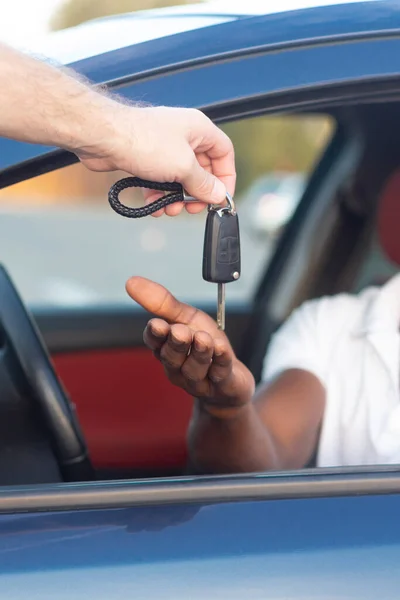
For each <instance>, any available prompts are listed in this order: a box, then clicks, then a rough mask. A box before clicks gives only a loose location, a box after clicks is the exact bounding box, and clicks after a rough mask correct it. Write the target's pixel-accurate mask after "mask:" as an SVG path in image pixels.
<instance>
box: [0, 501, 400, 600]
mask: <svg viewBox="0 0 400 600" xmlns="http://www.w3.org/2000/svg"><path fill="white" fill-rule="evenodd" d="M398 507H399V498H398V496H365V497H350V498H322V499H299V500H284V501H282V500H271V501H267V502H244V503H225V504H217V505H199V506H198V505H186V506H184V505H172V506H159V507H136V508H130V509H120V510H118V509H113V510H101V511H82V512H79V513H75V512H66V513H49V514H38V515H32V516H25V515H22V516H20V517H16V518H13V520H12V521H10V520H9V518H8V517H7V516H3V517H1V518H0V574H1V576H0V584H1V589H2V593H3V594H4V595H3V597H4V598H7V600H11V599H14V598H22V597H26V596H24V593H26V591H27V590H30V592H31V593H32V592H33V597H40V598H60V599H61V598H65V599H67V598H74V600H75V599H76V600H78V599H79V600H80V599H81V598H82V599H83V598H96V599H103V598H104V599H105V598H128V597H135V598H163V599H164V598H165V599H168V600H169V599H171V600H172V599H174V600H178V599H185V600H187V599H188V598H190V599H191V600H192V599H200V598H202V599H205V598H207V599H208V598H221V599H225V598H233V599H234V598H238V599H239V598H244V597H246V598H258V599H260V600H261V599H266V598H271V599H272V598H273V599H275V598H285V599H291V598H293V599H296V600H298V599H299V598H304V599H306V598H319V599H321V598H349V599H350V598H351V599H354V600H355V599H360V600H361V599H363V600H365V599H371V600H372V599H374V600H375V599H376V598H377V596H378V595H380V596H381V597H382V598H385V599H389V598H397V597H398V582H399V566H398V564H399V560H400V523H399V519H398V518H397V516H398ZM36 594H37V596H36ZM31 597H32V596H31Z"/></svg>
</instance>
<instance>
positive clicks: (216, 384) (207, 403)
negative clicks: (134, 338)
mask: <svg viewBox="0 0 400 600" xmlns="http://www.w3.org/2000/svg"><path fill="white" fill-rule="evenodd" d="M126 289H127V292H128V294H129V295H130V297H131V298H132V299H133V300H135V301H136V302H137V303H138V304H140V305H141V306H143V308H145V309H146V310H147V311H149V312H151V313H153V314H154V315H156V316H157V317H158V318H154V319H151V320H150V321H149V322H148V324H147V326H146V329H145V331H144V336H143V337H144V341H145V344H146V345H147V346H148V347H149V348H150V349H151V350H152V351H153V353H154V355H155V356H156V358H157V359H158V360H159V361H160V362H161V363H162V364H163V365H164V369H165V372H166V375H167V377H168V378H169V380H170V381H171V382H172V383H173V384H175V385H177V386H179V387H181V388H183V389H184V390H186V391H187V392H188V393H189V394H191V395H192V396H195V397H197V398H199V399H200V401H201V405H202V406H203V407H204V409H205V410H207V411H208V412H209V413H210V414H212V415H213V416H216V417H218V418H230V417H231V416H232V415H233V413H235V412H236V411H237V409H238V408H241V407H242V406H244V405H245V404H247V403H248V402H250V400H251V398H252V396H253V394H254V389H255V383H254V378H253V376H252V374H251V373H250V371H249V370H248V369H247V368H246V367H245V365H244V364H243V363H241V362H240V361H239V360H238V359H237V358H236V356H235V354H234V352H233V350H232V347H231V345H230V343H229V340H228V338H227V337H226V335H225V334H224V333H223V331H221V330H219V329H218V327H217V324H216V323H215V321H214V320H213V319H212V318H211V317H209V316H208V315H206V314H205V313H203V312H202V311H200V310H198V309H196V308H194V307H192V306H189V305H188V304H184V303H183V302H180V301H179V300H177V299H176V298H174V296H173V295H172V294H171V293H170V292H169V291H168V290H166V289H165V288H164V287H163V286H161V285H159V284H157V283H154V282H153V281H150V280H148V279H144V278H142V277H132V278H131V279H130V280H129V281H128V282H127V284H126Z"/></svg>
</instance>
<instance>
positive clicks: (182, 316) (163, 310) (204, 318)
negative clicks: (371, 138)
mask: <svg viewBox="0 0 400 600" xmlns="http://www.w3.org/2000/svg"><path fill="white" fill-rule="evenodd" d="M126 291H127V292H128V294H129V296H130V297H131V298H132V300H134V301H135V302H137V303H138V304H140V306H142V307H143V308H144V309H145V310H147V311H148V312H150V313H152V314H153V315H156V316H157V317H160V318H161V319H164V320H165V321H168V322H169V323H183V324H184V325H189V324H190V326H191V327H192V328H193V329H205V330H206V331H208V332H209V333H210V332H214V330H217V326H216V324H215V322H214V321H213V319H211V317H209V316H208V315H206V314H205V313H203V312H202V311H201V310H198V309H197V308H194V307H193V306H190V305H189V304H185V303H184V302H180V301H179V300H178V299H177V298H175V296H173V295H172V294H171V292H169V291H168V290H167V289H166V288H165V287H164V286H162V285H160V284H159V283H155V282H154V281H151V280H150V279H145V278H144V277H131V278H130V279H129V280H128V281H127V283H126Z"/></svg>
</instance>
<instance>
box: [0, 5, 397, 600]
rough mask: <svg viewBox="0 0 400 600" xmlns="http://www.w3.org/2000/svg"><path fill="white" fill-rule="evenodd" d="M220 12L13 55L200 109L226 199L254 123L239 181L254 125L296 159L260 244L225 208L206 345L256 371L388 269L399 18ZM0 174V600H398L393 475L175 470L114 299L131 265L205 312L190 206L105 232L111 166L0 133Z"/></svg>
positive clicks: (178, 399) (138, 324)
mask: <svg viewBox="0 0 400 600" xmlns="http://www.w3.org/2000/svg"><path fill="white" fill-rule="evenodd" d="M238 4H239V3H235V2H233V1H232V2H218V1H215V2H210V3H204V4H200V5H192V6H184V7H177V8H173V9H164V10H160V11H150V12H142V13H137V14H132V15H121V16H118V17H114V18H111V17H110V18H109V19H100V20H97V21H93V22H90V23H87V24H83V25H81V26H79V27H76V28H71V29H69V30H65V31H61V32H58V33H54V34H52V35H51V36H50V37H49V38H47V39H44V40H41V41H38V43H37V46H36V47H35V48H32V49H33V50H35V51H38V52H41V53H43V54H45V55H47V56H49V57H50V58H53V59H55V60H58V61H60V62H62V63H65V64H70V65H71V66H72V67H73V68H74V69H76V70H77V71H79V72H80V73H82V74H83V75H85V76H87V77H88V78H89V79H90V80H92V81H93V82H95V83H98V84H100V83H105V84H107V85H108V86H109V87H110V88H111V89H112V90H114V91H116V92H117V93H118V94H120V95H122V96H124V97H125V98H127V99H129V100H133V101H135V100H140V101H146V102H150V103H154V104H163V105H181V106H188V107H198V108H200V109H202V110H203V111H205V112H206V113H207V114H208V115H209V116H210V117H211V118H212V119H213V120H215V121H216V122H218V123H219V124H220V125H221V127H223V128H226V130H227V131H228V132H230V131H232V132H233V133H234V135H233V138H234V141H236V139H237V140H238V143H237V144H236V143H235V146H236V151H237V157H238V165H240V164H244V165H247V166H246V169H243V170H242V171H239V180H238V184H240V179H241V180H242V181H244V178H245V177H250V175H249V173H250V170H249V169H250V166H251V165H249V164H248V163H245V158H246V155H247V152H248V150H247V149H248V148H249V147H251V144H252V143H253V141H254V140H255V135H256V134H257V135H260V132H261V134H262V132H263V131H264V130H265V131H266V132H268V135H266V136H265V140H264V142H265V143H264V144H263V145H262V146H261V150H260V151H259V156H258V157H257V164H258V167H257V169H258V170H255V171H254V181H248V187H246V189H251V186H252V183H254V182H255V181H256V179H257V178H258V177H259V176H261V175H267V174H268V173H269V172H270V171H271V169H270V167H269V166H268V165H270V164H272V163H271V162H268V161H270V154H271V149H272V148H273V147H274V138H273V137H272V135H273V132H275V133H276V135H279V132H281V131H283V130H285V131H286V132H288V131H295V132H296V136H300V137H299V138H298V139H300V142H301V148H302V149H303V151H302V152H301V153H300V155H299V153H297V154H296V156H294V154H293V152H294V151H293V148H292V146H291V145H290V144H288V145H287V146H285V147H284V151H283V152H282V155H281V156H276V154H275V155H274V157H275V158H274V162H273V164H274V165H275V166H276V170H277V171H282V169H284V168H287V169H288V170H289V171H290V169H291V168H292V165H294V163H295V159H296V161H297V162H296V165H297V166H296V169H297V168H298V164H297V163H299V164H300V163H301V164H300V167H301V172H302V173H304V175H305V177H306V183H305V186H304V189H303V191H302V195H301V199H300V200H299V202H298V203H294V206H293V210H292V212H291V214H290V215H288V216H287V220H286V224H285V226H284V228H283V230H282V232H281V233H280V235H279V236H277V238H276V239H274V240H273V243H272V242H271V241H270V240H269V241H267V240H266V239H265V238H263V237H262V236H254V234H253V232H252V230H251V226H250V225H249V226H248V227H247V226H246V225H245V224H246V223H251V215H246V206H248V207H249V210H252V203H251V202H250V203H246V202H245V199H244V200H243V203H242V204H241V202H238V207H239V208H238V210H239V217H240V219H241V221H242V222H243V224H244V226H243V233H242V252H243V267H242V277H241V279H240V280H239V281H238V282H235V283H232V284H230V285H229V286H228V289H227V300H228V302H227V316H226V319H227V333H228V336H229V338H230V340H231V342H232V345H233V347H234V349H235V351H236V352H237V354H238V356H239V357H240V359H241V360H243V361H244V362H245V364H246V365H247V366H249V368H250V369H251V370H252V372H253V373H254V375H255V378H256V379H257V380H259V379H260V374H261V369H262V364H263V358H264V356H265V352H266V350H267V348H268V343H269V340H270V338H271V335H272V334H273V332H274V331H275V330H276V328H277V327H279V326H280V325H281V324H282V323H283V322H284V321H285V319H287V317H288V316H289V315H290V313H291V311H292V310H293V309H294V308H295V307H296V306H298V305H299V304H300V303H302V302H303V301H305V300H306V299H309V298H315V297H320V296H322V295H331V294H337V293H339V292H341V291H347V292H352V293H353V292H356V291H358V290H359V289H361V288H363V287H365V286H366V285H374V284H380V283H381V282H383V281H384V280H385V279H387V278H388V277H390V276H391V274H392V273H393V272H395V271H397V270H398V263H400V236H399V237H398V236H397V235H396V229H395V228H394V227H393V226H391V227H389V226H388V223H389V225H393V223H395V220H396V218H397V217H400V211H399V208H398V206H397V205H396V206H393V207H392V217H391V219H389V220H388V219H383V220H382V219H381V218H380V214H379V211H378V210H377V207H378V204H379V200H380V197H381V193H382V189H383V186H384V184H385V182H386V181H387V179H388V178H389V177H391V176H392V175H393V174H394V173H396V172H397V170H398V169H399V168H400V136H399V133H398V129H399V127H398V124H399V122H400V67H399V64H400V61H399V57H400V4H399V2H398V1H397V0H369V1H368V0H364V1H347V2H346V1H343V2H342V1H336V2H335V1H334V0H331V1H329V0H326V1H322V0H320V1H319V2H311V1H310V2H307V1H306V0H304V2H303V0H292V1H290V0H286V1H283V0H282V2H280V3H275V4H274V6H273V7H269V6H268V4H269V3H263V2H255V1H253V2H252V1H249V2H246V3H243V2H241V3H240V6H238ZM294 126H295V127H294ZM292 127H294V128H293V129H291V128H292ZM285 128H286V129H285ZM238 132H239V133H240V135H239V133H238ZM235 136H237V138H235ZM275 145H276V144H275ZM242 161H243V162H242ZM0 168H1V171H0V182H1V188H2V190H1V193H0V259H1V261H2V263H3V267H2V268H1V269H0V389H1V401H0V412H1V415H0V483H1V487H0V590H1V597H2V598H5V599H7V600H14V599H15V600H16V599H20V598H26V597H30V598H36V597H37V598H43V599H44V598H51V599H55V598H57V599H70V598H74V599H76V600H78V599H79V600H80V599H83V598H85V599H86V598H96V600H99V599H103V598H104V599H106V598H107V600H108V599H110V598H133V597H135V598H165V599H167V598H168V599H174V600H178V599H185V600H189V599H190V600H196V599H200V598H201V599H213V598H218V599H224V600H225V599H228V598H229V599H235V598H238V599H239V598H241V599H242V598H249V599H250V598H251V599H260V600H261V599H262V600H264V599H271V600H275V599H278V598H279V599H283V598H285V599H288V598H296V600H299V599H301V598H304V599H305V598H307V599H311V598H318V599H327V600H328V599H332V598H335V599H336V598H352V599H356V598H357V599H358V598H360V599H363V600H365V599H367V598H371V599H375V598H377V597H380V598H385V599H389V598H393V599H396V600H397V598H398V595H399V580H400V578H399V560H400V523H399V519H398V514H399V507H400V469H399V466H398V465H370V466H363V467H360V466H359V465H346V466H343V467H340V468H339V467H332V468H324V469H318V468H316V467H315V463H314V462H313V461H311V462H310V464H309V465H308V466H307V468H304V469H301V470H299V471H296V472H273V473H247V474H243V473H242V474H233V475H232V474H231V475H230V474H226V475H220V476H216V475H213V476H211V475H210V476H208V475H202V476H193V475H190V474H188V473H187V470H186V445H185V432H186V427H187V424H188V421H189V418H190V412H191V399H190V398H189V397H188V396H187V395H186V394H185V393H184V392H183V391H181V390H179V389H177V388H174V387H172V386H171V385H170V383H169V382H168V381H167V379H166V377H165V376H164V374H163V371H162V368H161V367H160V365H159V364H158V363H157V362H156V361H154V360H153V357H152V355H151V353H150V351H148V350H146V349H145V348H144V346H143V341H142V332H143V328H144V325H145V323H146V322H147V319H148V315H146V314H145V313H144V312H143V311H142V310H139V309H138V308H137V307H135V306H132V304H131V303H129V302H128V300H127V299H126V298H125V296H124V291H123V286H124V282H125V280H126V279H127V278H128V277H129V276H130V275H132V274H134V273H141V274H143V275H145V276H147V277H150V278H154V279H156V280H157V281H160V282H161V283H164V284H165V285H167V286H168V287H170V288H171V289H172V291H173V292H174V293H175V294H177V295H179V296H180V298H183V299H185V300H188V301H190V302H193V303H195V304H196V306H198V307H199V308H201V309H203V310H205V311H206V312H209V313H210V314H212V315H214V311H215V297H216V290H215V289H214V288H215V286H213V285H211V284H207V283H205V282H203V281H202V279H201V244H202V236H203V232H204V215H199V216H198V217H178V218H176V219H171V220H169V219H159V220H157V221H153V220H151V219H143V222H142V221H141V222H140V223H136V222H131V221H130V220H128V219H126V220H124V219H121V218H120V217H119V216H117V215H116V214H114V213H113V212H112V211H111V210H110V209H109V207H108V206H107V202H106V195H107V191H108V186H109V184H110V183H112V180H113V179H112V178H114V180H115V178H116V177H117V176H116V174H111V175H107V176H106V175H104V179H101V177H103V175H98V174H90V173H89V174H88V173H86V172H85V171H84V169H83V167H82V166H81V165H80V164H77V159H76V157H75V156H74V155H72V154H69V153H68V152H65V151H63V150H59V149H54V148H44V147H40V146H31V145H29V144H21V143H17V142H12V141H9V140H0ZM274 168H275V167H274ZM293 170H295V168H294V167H293ZM107 177H108V178H109V179H107ZM110 177H111V179H110ZM88 178H90V180H89V179H88ZM397 180H398V181H400V178H398V179H397ZM99 186H100V187H99ZM246 189H243V190H242V195H243V196H245V194H246ZM82 190H83V191H82ZM399 197H400V189H399ZM54 199H55V201H54ZM241 206H243V211H241V208H240V207H241ZM149 221H150V222H149ZM393 232H394V233H393ZM397 257H398V259H397ZM171 265H172V266H171ZM196 265H198V268H197V267H196ZM17 289H18V291H17Z"/></svg>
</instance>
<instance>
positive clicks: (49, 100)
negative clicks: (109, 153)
mask: <svg viewBox="0 0 400 600" xmlns="http://www.w3.org/2000/svg"><path fill="white" fill-rule="evenodd" d="M110 104H112V105H116V106H118V105H117V103H116V102H113V101H112V100H111V99H110V98H108V97H107V96H106V95H105V94H101V93H98V92H96V91H95V90H94V89H93V88H92V87H91V86H90V85H87V84H86V83H84V82H83V81H79V80H78V79H77V78H76V77H72V76H71V75H69V74H68V72H67V71H66V70H64V69H57V68H55V67H53V66H51V65H49V64H47V63H45V62H42V61H39V60H36V59H34V58H32V57H30V56H28V55H25V54H22V53H20V52H18V51H15V50H13V49H12V48H9V47H7V46H4V45H0V106H1V111H0V136H3V137H9V138H13V139H17V140H20V141H26V142H32V143H38V144H44V145H50V146H59V147H62V148H66V149H68V150H72V151H74V150H75V149H80V148H82V147H85V146H91V145H93V146H95V145H96V143H97V136H99V135H101V136H102V137H104V136H105V135H107V132H109V133H111V131H112V122H111V118H110V113H111V112H112V111H110V110H104V108H105V107H106V108H107V105H110Z"/></svg>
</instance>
